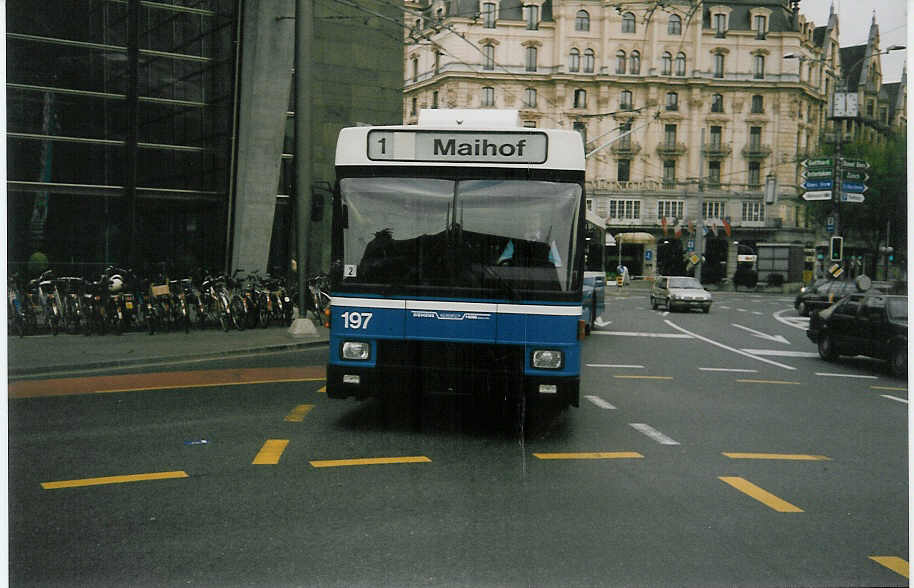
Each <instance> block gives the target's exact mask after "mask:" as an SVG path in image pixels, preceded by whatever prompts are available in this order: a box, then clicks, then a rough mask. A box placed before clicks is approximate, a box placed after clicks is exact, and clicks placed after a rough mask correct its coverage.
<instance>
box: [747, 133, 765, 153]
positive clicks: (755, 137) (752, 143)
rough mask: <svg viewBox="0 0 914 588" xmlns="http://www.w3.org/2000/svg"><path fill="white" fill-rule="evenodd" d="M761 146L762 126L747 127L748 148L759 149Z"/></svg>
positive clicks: (755, 150)
mask: <svg viewBox="0 0 914 588" xmlns="http://www.w3.org/2000/svg"><path fill="white" fill-rule="evenodd" d="M761 148H762V127H749V150H750V151H753V152H757V151H760V150H761Z"/></svg>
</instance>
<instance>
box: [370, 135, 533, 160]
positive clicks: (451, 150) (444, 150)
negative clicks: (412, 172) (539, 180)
mask: <svg viewBox="0 0 914 588" xmlns="http://www.w3.org/2000/svg"><path fill="white" fill-rule="evenodd" d="M547 153H548V141H547V139H546V134H545V133H536V132H531V133H512V132H484V131H482V132H473V131H422V130H416V131H412V130H408V131H399V130H398V131H387V130H384V131H369V132H368V159H371V160H375V161H426V162H455V163H514V164H523V163H528V164H529V163H545V162H546V155H547Z"/></svg>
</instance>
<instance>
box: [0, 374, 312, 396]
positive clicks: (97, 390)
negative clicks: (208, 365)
mask: <svg viewBox="0 0 914 588" xmlns="http://www.w3.org/2000/svg"><path fill="white" fill-rule="evenodd" d="M324 379H326V375H325V368H324V366H307V367H280V368H239V369H225V370H191V371H181V372H157V373H151V374H118V375H111V376H90V377H80V378H54V379H47V380H22V381H18V382H9V397H10V398H40V397H48V396H75V395H80V394H110V393H114V392H130V391H140V390H167V389H172V388H201V387H211V386H231V385H239V384H268V383H280V382H315V381H320V380H324Z"/></svg>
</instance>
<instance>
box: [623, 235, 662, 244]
mask: <svg viewBox="0 0 914 588" xmlns="http://www.w3.org/2000/svg"><path fill="white" fill-rule="evenodd" d="M616 241H617V242H619V243H642V244H647V243H656V242H657V239H656V238H655V237H654V236H653V235H651V234H650V233H618V234H617V235H616Z"/></svg>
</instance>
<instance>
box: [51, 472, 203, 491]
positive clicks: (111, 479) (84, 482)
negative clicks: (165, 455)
mask: <svg viewBox="0 0 914 588" xmlns="http://www.w3.org/2000/svg"><path fill="white" fill-rule="evenodd" d="M187 477H188V476H187V473H186V472H184V471H182V470H177V471H174V472H156V473H153V474H130V475H127V476H106V477H104V478H83V479H81V480H63V481H60V482H42V483H41V487H42V488H44V489H45V490H60V489H61V488H81V487H84V486H102V485H105V484H126V483H128V482H148V481H150V480H172V479H175V478H187Z"/></svg>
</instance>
